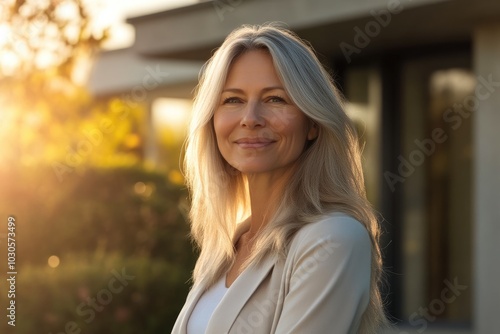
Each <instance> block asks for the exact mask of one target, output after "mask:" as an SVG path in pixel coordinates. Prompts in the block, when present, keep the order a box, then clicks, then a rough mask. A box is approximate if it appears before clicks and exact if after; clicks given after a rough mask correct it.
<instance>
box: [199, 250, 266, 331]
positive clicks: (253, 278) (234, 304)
mask: <svg viewBox="0 0 500 334" xmlns="http://www.w3.org/2000/svg"><path fill="white" fill-rule="evenodd" d="M274 264H275V259H274V258H273V257H271V256H268V257H266V258H265V259H264V260H263V261H262V263H261V264H260V265H258V266H255V267H249V268H247V269H245V270H244V271H243V272H242V273H241V274H240V276H238V278H237V279H236V280H235V281H234V282H233V284H232V285H231V287H230V288H229V290H227V292H226V294H225V295H224V297H223V298H222V300H221V302H220V304H219V305H218V306H217V308H216V309H215V311H214V313H213V315H212V318H211V319H210V321H209V323H208V326H207V331H206V333H214V334H220V333H229V330H230V329H231V326H232V325H233V323H234V322H235V321H236V318H237V317H238V314H239V313H240V311H241V309H242V308H243V306H245V304H246V302H247V301H248V299H250V297H251V296H252V294H253V293H254V291H255V290H256V289H257V288H258V287H259V285H260V284H261V282H262V281H263V280H264V278H265V277H266V276H267V275H268V274H269V271H270V270H271V269H272V268H273V266H274Z"/></svg>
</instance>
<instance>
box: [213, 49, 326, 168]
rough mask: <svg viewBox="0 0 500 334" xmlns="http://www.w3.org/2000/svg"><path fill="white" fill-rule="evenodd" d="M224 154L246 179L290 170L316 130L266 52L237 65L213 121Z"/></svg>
mask: <svg viewBox="0 0 500 334" xmlns="http://www.w3.org/2000/svg"><path fill="white" fill-rule="evenodd" d="M214 128H215V134H216V137H217V144H218V147H219V150H220V152H221V154H222V156H223V157H224V159H226V161H227V162H228V163H229V164H230V165H231V166H233V167H234V168H236V169H238V170H239V171H241V172H242V173H247V174H248V173H266V172H273V171H274V172H275V171H277V170H279V169H282V168H286V167H288V166H290V165H291V164H292V163H293V162H294V161H296V160H297V158H298V157H299V156H300V154H301V153H302V152H303V151H304V147H305V144H306V142H307V140H311V139H314V138H315V137H316V136H317V128H316V127H315V126H313V124H312V122H311V121H309V119H308V118H307V117H306V116H305V115H304V113H302V112H301V111H300V110H299V109H298V108H297V106H295V105H294V104H293V102H292V100H291V99H290V97H289V96H288V95H287V94H286V92H285V89H284V86H283V84H282V83H281V81H280V79H279V78H278V76H277V74H276V70H275V68H274V65H273V61H272V58H271V56H270V55H269V54H268V53H267V52H265V51H260V50H259V51H248V52H245V53H244V54H242V55H241V56H239V57H238V58H237V59H235V61H234V62H233V64H232V66H231V68H230V69H229V73H228V76H227V80H226V83H225V85H224V88H223V91H222V94H221V96H220V101H219V106H218V108H217V109H216V111H215V115H214Z"/></svg>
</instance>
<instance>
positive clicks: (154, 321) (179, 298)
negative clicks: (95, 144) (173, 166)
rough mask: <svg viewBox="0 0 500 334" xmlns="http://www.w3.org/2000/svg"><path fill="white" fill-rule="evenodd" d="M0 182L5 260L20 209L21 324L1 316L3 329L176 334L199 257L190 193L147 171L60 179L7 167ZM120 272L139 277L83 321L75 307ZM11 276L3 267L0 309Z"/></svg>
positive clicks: (87, 172)
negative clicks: (10, 221)
mask: <svg viewBox="0 0 500 334" xmlns="http://www.w3.org/2000/svg"><path fill="white" fill-rule="evenodd" d="M0 168H1V167H0ZM0 180H1V181H2V184H1V189H0V214H1V215H2V218H1V219H2V221H4V223H2V224H1V225H0V259H6V247H5V243H4V241H5V239H3V238H2V237H5V233H6V232H7V229H6V228H7V223H6V222H7V217H8V216H9V215H14V217H15V218H16V246H17V247H16V248H17V258H16V264H17V268H16V269H17V271H18V273H19V274H18V277H17V287H16V290H17V291H16V305H17V319H16V320H17V321H16V328H15V330H14V331H12V328H10V326H7V324H6V321H2V322H0V333H26V334H32V333H46V334H48V333H53V334H56V333H65V332H71V331H75V333H78V331H77V329H81V333H96V334H98V333H103V334H105V333H106V334H108V333H168V332H169V331H170V328H171V327H172V325H173V322H174V321H175V318H176V316H177V313H178V312H179V310H180V308H181V307H182V304H183V302H184V300H185V297H186V294H187V290H188V287H189V284H188V283H187V281H188V279H189V276H190V273H191V271H192V268H193V266H194V262H195V257H196V254H194V253H193V251H192V245H191V243H190V242H189V239H188V233H189V228H188V224H187V222H186V219H185V213H184V211H185V207H186V206H187V193H186V191H185V189H183V188H182V187H180V186H177V185H174V184H171V183H170V182H168V180H167V179H166V177H165V175H164V174H163V173H159V172H151V171H147V170H144V169H142V168H113V169H97V168H93V169H91V168H89V169H84V170H79V171H75V172H74V173H73V174H70V175H67V177H66V178H65V179H64V180H63V182H60V180H59V179H57V177H56V175H55V174H54V171H53V170H52V168H51V167H50V166H36V167H19V166H16V167H15V168H13V167H12V166H10V168H7V169H6V168H4V169H2V170H0ZM52 255H55V256H57V257H59V258H60V259H61V264H60V265H59V266H58V267H56V268H50V267H49V266H48V264H47V260H48V258H49V257H50V256H52ZM5 265H6V260H5V261H3V264H2V263H0V266H1V267H3V268H5ZM122 268H125V269H124V270H125V272H126V273H127V274H129V273H130V275H133V276H135V279H134V280H133V281H131V282H130V285H128V286H126V287H124V289H123V291H122V292H121V293H119V294H113V295H112V297H113V299H112V302H110V303H109V305H106V306H105V307H104V309H103V311H102V312H96V316H95V319H92V321H89V323H87V322H86V321H85V320H86V319H88V317H89V315H88V310H87V309H83V310H81V312H80V313H83V314H84V316H82V315H81V314H79V313H78V311H77V308H78V306H79V305H80V304H81V303H82V302H84V298H86V297H92V296H93V297H95V296H96V295H97V294H98V293H99V291H101V290H102V289H104V288H106V286H107V285H108V283H109V280H110V279H112V277H113V273H112V270H113V269H115V270H117V271H121V270H122ZM5 273H6V270H3V269H2V271H0V278H1V282H0V293H1V296H2V298H1V299H0V301H1V302H0V304H2V305H0V306H1V309H3V310H5V307H6V304H4V302H6V299H5V295H6V290H5V287H6V286H7V285H6V283H5V282H6V281H5V278H4V275H5ZM2 282H3V283H2ZM103 293H104V294H106V292H103ZM103 296H104V298H105V297H106V296H107V295H103ZM4 312H5V311H4ZM4 312H2V318H3V319H6V317H5V315H3V313H4ZM71 321H74V322H75V324H76V325H75V324H73V323H71ZM68 323H70V324H69V325H68V326H69V327H68V328H69V330H65V326H66V324H68ZM72 326H77V327H74V328H72ZM9 330H10V331H9Z"/></svg>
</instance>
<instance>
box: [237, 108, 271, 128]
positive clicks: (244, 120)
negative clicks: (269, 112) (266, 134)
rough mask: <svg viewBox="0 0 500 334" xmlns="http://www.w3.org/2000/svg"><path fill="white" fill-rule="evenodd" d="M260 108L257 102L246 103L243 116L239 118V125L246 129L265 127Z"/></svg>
mask: <svg viewBox="0 0 500 334" xmlns="http://www.w3.org/2000/svg"><path fill="white" fill-rule="evenodd" d="M261 108H262V107H261V106H260V105H259V103H258V102H249V103H247V105H246V107H245V109H244V110H243V115H242V117H241V121H240V125H241V126H242V127H247V128H250V129H252V128H255V127H258V126H260V127H262V126H265V124H266V122H265V119H264V117H263V115H262V109H261Z"/></svg>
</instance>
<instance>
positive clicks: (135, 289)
mask: <svg viewBox="0 0 500 334" xmlns="http://www.w3.org/2000/svg"><path fill="white" fill-rule="evenodd" d="M117 277H120V278H119V279H117ZM187 280H188V275H187V271H186V270H183V268H179V267H176V266H173V265H171V264H169V263H167V262H166V261H161V260H152V259H149V258H144V257H131V258H124V257H122V256H119V255H103V254H101V255H100V256H94V257H93V258H88V257H87V256H82V255H80V256H75V255H71V256H65V257H63V258H62V259H61V264H60V265H59V266H58V267H57V268H54V269H53V268H49V267H48V266H44V267H41V266H31V265H26V266H24V267H23V268H21V269H20V270H19V273H18V276H17V282H16V290H17V293H16V328H15V330H14V329H13V328H11V326H8V325H7V324H6V321H2V322H1V324H0V332H1V333H23V334H24V333H25V334H32V333H46V334H48V333H52V334H59V333H73V332H74V333H78V329H80V330H81V332H80V333H94V334H101V333H102V334H108V333H121V334H126V333H131V334H132V333H134V334H136V333H143V334H148V333H169V332H170V330H171V329H172V326H173V323H174V321H175V319H176V317H177V314H178V312H179V310H180V307H181V306H182V304H183V302H184V299H185V297H186V294H187V289H188V285H187V284H186V281H187ZM89 298H90V299H89ZM92 300H93V302H92ZM2 309H4V310H5V308H4V307H2Z"/></svg>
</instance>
